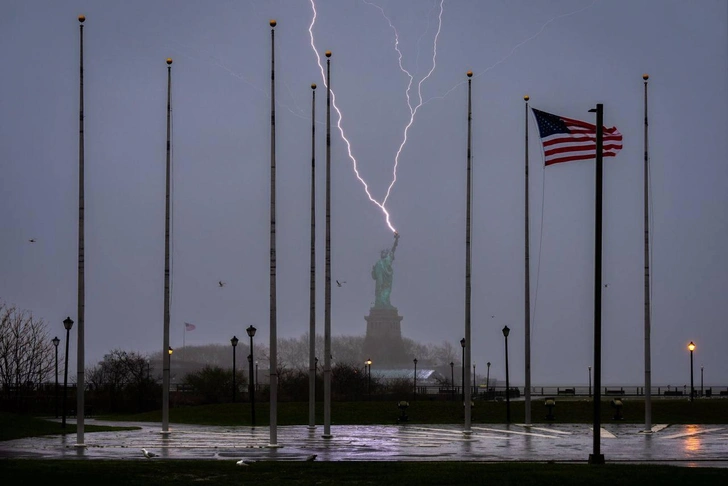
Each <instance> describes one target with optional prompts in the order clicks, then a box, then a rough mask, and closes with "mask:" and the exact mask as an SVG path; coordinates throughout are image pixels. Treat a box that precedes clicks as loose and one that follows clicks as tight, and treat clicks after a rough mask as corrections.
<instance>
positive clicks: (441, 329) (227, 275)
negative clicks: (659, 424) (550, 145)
mask: <svg viewBox="0 0 728 486" xmlns="http://www.w3.org/2000/svg"><path fill="white" fill-rule="evenodd" d="M377 5H379V6H380V7H381V8H382V9H383V11H384V13H385V14H386V15H387V16H388V17H389V19H391V22H392V25H393V26H394V27H395V28H396V30H397V31H398V34H399V44H398V47H399V49H400V51H401V53H402V58H401V62H402V66H404V68H405V69H407V70H409V71H410V72H411V73H412V75H413V76H414V83H415V84H414V85H413V89H412V90H411V91H410V97H411V99H412V103H413V106H415V105H416V104H417V101H418V98H417V96H416V89H415V88H416V85H417V83H418V82H419V80H420V79H422V78H423V77H424V76H426V75H427V73H428V72H429V71H430V70H431V69H432V68H433V65H432V59H433V47H434V45H433V42H434V40H435V34H436V32H437V28H438V17H439V16H438V14H439V12H440V10H439V9H440V2H439V0H407V1H404V0H402V1H395V0H390V1H384V0H382V1H380V2H378V4H377ZM316 8H317V10H318V18H317V19H316V22H315V25H314V26H313V34H314V39H315V46H316V48H317V49H318V50H319V51H320V52H321V53H323V51H325V50H331V51H333V56H332V58H331V59H332V67H331V71H332V88H333V90H334V92H335V93H336V101H337V105H338V106H339V108H340V109H341V111H342V114H343V122H342V126H343V128H344V130H345V132H346V134H347V136H348V138H349V140H350V142H351V150H352V153H353V154H354V157H356V160H357V162H358V167H359V170H360V173H361V176H362V177H363V178H364V179H365V180H366V181H367V183H368V184H369V187H370V190H371V193H372V196H373V197H374V198H376V199H378V200H379V201H381V200H382V198H383V197H384V195H385V193H386V190H387V187H388V185H389V183H390V182H391V180H392V175H393V174H392V173H393V163H394V158H395V153H396V151H397V148H398V147H399V145H400V144H401V143H402V137H403V132H404V128H405V125H406V124H407V122H408V121H409V119H410V110H409V108H408V107H407V98H406V89H407V84H408V81H409V78H408V77H407V76H406V75H405V73H403V72H402V71H401V70H400V67H399V65H398V54H397V52H396V51H395V36H394V31H393V30H392V28H391V27H390V25H389V23H388V22H387V20H386V18H385V17H384V16H383V14H382V11H380V10H379V9H378V8H377V7H375V6H372V5H368V4H367V3H365V2H364V1H362V0H346V1H334V0H316ZM79 14H84V15H85V16H86V19H87V20H86V23H85V28H84V35H85V46H84V50H85V116H86V125H85V130H86V132H85V133H86V144H85V150H86V155H85V162H86V179H85V181H86V358H87V360H86V362H87V364H89V365H90V364H94V363H96V362H97V361H98V360H99V359H100V358H101V357H102V356H103V355H104V354H105V353H107V352H109V351H110V350H111V349H113V348H117V347H118V348H123V349H126V350H135V351H139V352H142V353H147V352H158V351H159V350H161V348H162V320H163V319H162V318H163V289H164V280H163V277H164V274H163V269H164V258H163V257H164V177H165V172H164V167H165V129H166V125H165V117H166V76H167V69H166V64H165V59H166V58H167V57H172V58H173V59H174V64H173V66H172V77H173V80H172V83H173V89H172V91H173V95H172V97H173V101H172V104H173V112H174V114H173V143H172V145H173V165H174V169H173V186H174V190H173V200H174V222H173V235H172V239H173V299H172V312H171V315H172V326H171V327H172V331H171V344H172V346H173V347H179V346H181V345H182V341H183V328H184V327H183V325H184V324H183V323H184V322H190V323H193V324H195V325H196V329H195V330H194V331H190V332H188V333H187V335H186V343H187V344H188V345H193V344H205V343H211V342H215V343H222V344H225V343H228V342H229V339H230V337H232V335H233V334H237V336H238V337H240V336H241V335H243V336H244V335H245V331H244V329H245V328H246V327H247V326H249V325H251V324H253V325H255V326H256V327H257V328H258V334H257V335H256V341H257V340H259V339H260V340H261V341H260V342H261V343H265V344H268V339H269V330H268V322H269V315H268V312H269V311H268V308H269V303H268V273H269V271H268V265H269V261H268V252H269V247H268V243H269V175H270V168H269V167H270V138H269V133H270V99H269V95H270V27H269V25H268V22H269V19H276V20H277V22H278V26H277V27H276V33H275V34H276V56H277V57H276V79H277V88H276V89H277V92H276V100H277V101H278V106H277V115H276V116H277V118H276V119H277V126H276V132H277V148H276V150H277V167H278V172H277V175H278V186H277V188H278V190H277V196H278V199H277V208H278V216H277V223H278V225H277V235H278V239H277V250H278V252H277V255H278V336H279V337H299V336H301V335H303V334H304V333H306V332H307V331H308V327H309V323H308V305H309V292H308V285H309V283H308V282H309V228H310V220H309V211H310V209H309V197H310V192H309V191H310V154H311V119H310V113H311V88H310V84H311V83H317V84H318V85H319V89H318V90H317V105H316V121H317V122H318V124H317V137H316V143H317V147H316V154H317V164H318V172H317V189H318V191H317V192H318V194H317V204H318V206H317V223H316V224H317V233H318V240H317V255H318V257H319V258H318V276H319V278H318V289H319V290H318V297H319V298H318V302H317V314H318V322H317V330H318V332H319V333H321V334H323V311H324V305H323V304H324V303H323V295H324V293H323V288H324V287H323V285H324V279H323V276H324V259H323V256H324V191H323V189H324V181H325V173H324V170H323V169H324V167H325V165H324V164H325V130H324V127H325V125H324V121H325V107H326V105H325V89H323V88H324V86H323V80H322V78H321V72H320V70H319V67H318V65H317V59H316V55H315V52H314V50H313V49H312V47H311V44H310V38H309V31H308V29H309V26H310V24H311V22H312V18H313V10H312V5H311V2H310V0H271V1H262V0H261V1H253V0H249V1H242V0H241V1H233V0H228V1H221V0H214V1H207V2H195V1H172V0H166V1H162V0H159V1H153V2H150V1H141V0H132V1H125V2H111V1H98V0H94V1H91V0H86V1H84V0H68V1H64V2H58V1H50V0H45V1H40V0H38V1H36V0H33V1H26V0H5V1H3V2H2V4H1V5H0V59H2V65H3V75H2V76H1V77H0V88H1V91H0V92H1V93H2V96H1V97H0V113H1V114H2V115H1V116H0V161H1V167H2V177H1V178H0V181H1V183H0V208H2V211H0V227H2V237H0V272H1V275H2V278H0V299H2V300H3V301H4V302H6V303H8V304H15V305H16V306H18V307H19V308H22V309H27V310H29V311H32V312H33V314H34V316H35V317H36V318H42V319H43V320H45V321H46V322H47V323H48V326H49V329H50V332H51V335H55V334H58V335H62V334H63V327H62V320H63V319H64V318H65V317H66V316H67V315H68V316H71V318H73V319H74V320H76V319H77V317H76V315H75V314H76V275H77V273H76V268H77V216H78V49H79V46H78V38H79V33H78V21H77V16H78V15H79ZM441 19H442V23H441V29H440V33H439V36H438V37H437V46H436V47H437V51H436V52H437V55H436V66H435V69H434V71H433V72H432V74H431V76H430V77H429V78H428V79H427V80H426V81H424V82H423V84H422V85H421V86H422V91H421V92H422V96H423V101H426V103H424V104H423V106H421V108H420V109H419V110H418V111H417V114H416V117H415V120H414V123H413V124H412V126H411V128H410V129H409V132H408V140H407V143H406V145H405V146H404V149H403V150H402V152H401V155H400V157H399V166H398V171H397V182H396V184H395V185H394V187H393V189H392V192H391V195H390V197H389V199H388V201H387V209H388V211H389V212H390V214H391V221H392V224H393V225H394V227H395V228H396V229H397V231H398V232H399V233H400V235H401V239H400V243H399V247H398V248H397V253H396V259H395V262H394V272H395V274H394V285H393V290H392V295H391V301H392V304H393V305H395V306H396V307H398V309H399V312H400V314H401V315H402V316H404V319H403V321H402V332H403V335H404V336H405V337H409V338H412V339H414V340H417V341H421V342H431V343H441V342H443V341H449V342H451V343H452V344H453V345H454V346H456V347H459V343H458V341H459V340H460V338H461V337H463V335H464V313H465V308H464V287H465V278H464V275H465V254H464V252H465V176H466V175H465V167H466V128H467V112H466V108H467V102H466V96H467V90H466V84H465V83H464V81H465V79H466V77H465V73H466V71H468V70H472V71H473V72H474V74H475V75H474V77H473V154H474V156H473V166H474V172H473V174H474V194H473V201H474V214H473V267H472V282H473V305H472V316H473V320H472V339H473V358H472V359H473V362H474V363H476V366H477V370H476V371H477V372H478V373H480V371H484V370H485V362H486V361H491V362H492V363H493V365H492V370H491V373H492V374H493V375H494V376H503V366H504V365H503V363H504V345H503V344H504V343H503V336H502V334H501V329H502V328H503V326H504V325H508V326H509V327H510V328H511V334H510V338H509V344H510V349H509V359H510V366H511V381H512V383H517V384H522V383H523V370H524V344H523V343H524V318H523V315H524V305H523V301H524V296H523V292H524V289H523V287H524V285H523V278H524V263H523V253H524V251H523V245H524V237H523V232H524V224H523V218H524V194H523V185H524V184H523V182H524V181H523V161H524V125H525V115H524V102H523V95H525V94H528V95H530V97H531V106H532V107H534V108H537V109H540V110H543V111H547V112H550V113H555V114H558V115H564V116H568V117H572V118H578V119H583V120H586V121H593V115H592V114H589V113H588V110H589V109H590V108H592V107H594V105H595V104H596V103H604V110H605V115H604V120H605V124H606V125H607V126H616V127H617V128H618V129H619V131H620V132H621V133H622V134H623V135H624V149H623V150H622V151H621V152H620V153H619V155H618V156H617V157H615V158H610V159H605V166H604V238H603V242H604V265H603V279H604V283H605V284H606V285H607V286H606V287H605V288H604V289H603V321H602V322H603V332H602V334H603V351H602V357H603V362H602V363H603V377H602V381H603V383H604V384H607V385H608V384H610V383H614V384H635V385H639V384H641V383H643V382H644V381H643V380H644V323H643V322H644V321H643V305H644V302H643V285H644V282H643V228H642V222H643V209H642V198H643V191H642V185H643V175H642V171H643V166H642V163H643V162H642V161H643V82H642V74H643V73H649V75H650V83H649V96H650V100H649V102H650V114H649V116H650V161H651V169H652V176H651V192H652V198H651V205H652V214H651V226H652V229H651V231H652V232H651V238H652V242H653V246H652V251H653V253H652V263H651V271H652V275H653V280H652V297H653V300H652V306H653V314H652V383H653V385H655V386H658V385H663V386H664V385H668V384H670V385H678V386H682V385H684V384H687V385H688V386H689V383H690V377H689V370H690V361H689V353H688V351H687V349H686V346H687V343H688V342H689V341H691V340H692V341H694V342H695V343H696V345H697V349H696V351H695V366H696V380H699V367H700V366H702V365H704V366H705V381H706V383H713V384H720V385H725V384H726V377H727V376H728V360H726V358H725V344H726V342H728V326H727V325H726V316H727V315H728V299H726V295H725V294H726V289H728V259H727V258H726V256H725V254H726V253H725V249H726V247H728V222H727V220H726V215H725V214H726V213H725V209H726V207H728V190H727V189H728V185H727V182H728V164H726V161H727V160H726V159H727V157H726V153H728V136H726V133H728V110H727V108H728V61H727V59H728V27H727V25H728V4H727V3H726V2H725V0H699V1H695V2H685V1H681V0H612V1H609V2H607V1H604V0H596V1H591V0H553V1H535V0H530V1H526V0H511V1H508V0H488V1H483V0H445V1H444V4H443V13H442V16H441ZM336 119H337V117H336V115H335V114H334V121H336ZM529 124H530V128H529V130H530V135H531V137H530V144H529V147H530V154H531V160H530V168H531V170H530V175H531V191H530V195H531V262H532V267H531V283H532V289H531V296H532V297H531V303H532V307H533V309H532V314H531V315H532V318H533V322H532V340H531V342H532V348H533V350H532V366H533V374H532V382H533V384H534V385H539V384H543V385H546V384H557V383H584V384H585V383H586V381H587V367H588V366H589V365H590V364H592V355H593V278H594V277H593V275H594V263H593V261H594V260H593V259H594V163H593V162H592V161H579V162H570V163H564V164H557V165H555V166H550V167H548V168H546V169H544V167H543V158H542V151H541V144H540V140H539V138H538V136H537V128H536V125H535V122H534V120H533V117H530V121H529ZM331 157H332V201H333V202H332V223H331V226H332V278H334V279H338V280H340V281H346V284H344V285H343V286H342V287H341V288H339V287H336V286H334V288H333V289H332V290H333V297H332V331H333V334H334V335H340V334H343V335H357V334H364V332H365V330H366V323H365V321H364V316H365V315H366V314H367V313H368V311H369V307H370V305H371V304H372V303H373V301H374V281H373V280H372V278H371V275H370V272H371V267H372V265H373V264H374V263H375V262H376V260H377V259H378V257H379V251H380V250H381V249H382V248H385V247H388V246H391V244H392V232H391V230H390V229H389V228H388V227H387V225H386V223H385V220H384V217H383V213H382V211H381V210H380V209H379V208H378V207H377V206H375V205H374V204H373V203H371V202H370V201H369V200H368V198H367V196H366V194H365V192H364V190H363V186H362V184H361V183H360V181H359V180H357V178H356V177H355V175H354V172H353V165H352V161H351V160H350V159H349V157H348V155H347V149H346V144H345V143H344V141H343V139H342V138H341V136H340V134H339V133H338V131H336V132H334V133H333V135H332V150H331ZM30 238H34V239H36V240H37V241H36V242H35V243H30V242H29V241H28V240H29V239H30ZM220 280H222V281H224V282H226V285H225V286H224V287H222V288H221V287H219V286H218V281H220ZM75 342H76V336H75V329H74V332H73V333H72V339H71V353H72V355H73V356H75ZM72 361H74V362H75V360H72ZM696 383H697V381H696Z"/></svg>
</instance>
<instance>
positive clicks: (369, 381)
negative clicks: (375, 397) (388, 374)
mask: <svg viewBox="0 0 728 486" xmlns="http://www.w3.org/2000/svg"><path fill="white" fill-rule="evenodd" d="M364 364H365V365H367V393H368V394H369V400H370V401H371V399H372V359H371V358H369V359H367V360H366V361H364Z"/></svg>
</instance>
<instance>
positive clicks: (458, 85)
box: [423, 0, 599, 105]
mask: <svg viewBox="0 0 728 486" xmlns="http://www.w3.org/2000/svg"><path fill="white" fill-rule="evenodd" d="M598 1H599V0H593V1H592V3H590V4H589V5H587V6H586V7H582V8H580V9H578V10H574V11H572V12H567V13H565V14H561V15H557V16H556V17H553V18H551V19H549V20H547V21H546V22H545V23H544V24H543V25H542V26H541V28H540V29H539V30H538V32H536V33H535V34H533V35H532V36H531V37H528V38H526V39H524V40H522V41H521V42H519V43H518V44H516V45H515V46H513V48H512V49H511V50H510V52H508V54H506V55H505V56H503V57H502V58H501V59H500V60H499V61H497V62H495V63H494V64H492V65H490V66H488V67H487V68H485V69H484V70H482V71H481V72H479V73H478V74H476V75H475V76H473V78H477V77H480V76H482V75H483V74H485V73H487V72H488V71H490V70H491V69H494V68H495V67H497V66H498V65H500V64H502V63H504V62H505V61H507V60H508V59H509V58H510V57H511V56H512V55H513V54H514V53H515V52H516V51H517V50H518V49H519V48H521V47H523V46H524V45H525V44H527V43H529V42H531V41H532V40H534V39H535V38H536V37H538V36H539V35H541V33H543V31H544V30H545V29H546V27H548V26H549V24H551V23H553V22H556V21H557V20H559V19H563V18H565V17H570V16H572V15H576V14H578V13H581V12H583V11H584V10H587V9H590V8H592V7H593V6H594V4H595V3H597V2H598ZM464 84H465V81H460V82H459V83H457V84H456V85H455V86H453V87H452V88H450V89H449V90H447V91H446V92H445V94H443V95H440V96H433V97H432V98H430V99H428V100H427V101H425V102H424V103H423V104H424V105H426V104H427V103H429V102H430V101H432V100H441V99H444V98H445V97H446V96H447V95H449V94H450V93H452V92H453V91H455V89H457V88H458V87H460V86H462V85H464Z"/></svg>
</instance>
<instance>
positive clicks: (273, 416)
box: [251, 20, 278, 447]
mask: <svg viewBox="0 0 728 486" xmlns="http://www.w3.org/2000/svg"><path fill="white" fill-rule="evenodd" d="M275 27H276V21H275V20H271V21H270V46H271V51H270V52H271V57H270V444H269V445H270V447H278V348H277V340H278V338H277V332H276V318H277V316H276V311H277V305H276V83H275V81H276V70H275V61H276V50H275ZM251 366H252V363H251Z"/></svg>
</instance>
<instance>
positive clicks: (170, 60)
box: [167, 57, 172, 66]
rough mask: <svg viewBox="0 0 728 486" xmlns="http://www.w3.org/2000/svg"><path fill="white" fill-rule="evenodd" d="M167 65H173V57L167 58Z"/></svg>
mask: <svg viewBox="0 0 728 486" xmlns="http://www.w3.org/2000/svg"><path fill="white" fill-rule="evenodd" d="M167 65H168V66H171V65H172V58H171V57H168V58H167Z"/></svg>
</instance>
